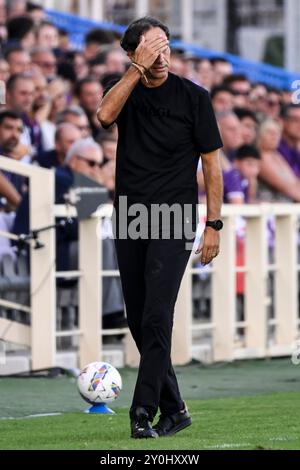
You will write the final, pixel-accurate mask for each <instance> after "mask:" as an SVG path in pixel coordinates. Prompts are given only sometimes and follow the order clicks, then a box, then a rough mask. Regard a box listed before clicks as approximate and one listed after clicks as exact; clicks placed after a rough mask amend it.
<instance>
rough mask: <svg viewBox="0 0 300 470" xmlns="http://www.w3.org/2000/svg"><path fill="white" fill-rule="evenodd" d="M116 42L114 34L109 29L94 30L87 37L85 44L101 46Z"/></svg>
mask: <svg viewBox="0 0 300 470" xmlns="http://www.w3.org/2000/svg"><path fill="white" fill-rule="evenodd" d="M114 40H115V37H114V35H113V33H112V32H111V31H109V30H107V29H102V28H94V29H92V30H91V31H89V32H88V33H87V35H86V36H85V44H92V43H96V44H99V46H101V45H102V44H112V43H113V42H114Z"/></svg>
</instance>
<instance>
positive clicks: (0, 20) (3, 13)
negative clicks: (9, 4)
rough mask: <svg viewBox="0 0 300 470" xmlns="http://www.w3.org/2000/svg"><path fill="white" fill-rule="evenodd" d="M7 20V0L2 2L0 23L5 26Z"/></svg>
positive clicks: (0, 3) (0, 2)
mask: <svg viewBox="0 0 300 470" xmlns="http://www.w3.org/2000/svg"><path fill="white" fill-rule="evenodd" d="M6 19H7V12H6V0H0V23H1V24H5V22H6Z"/></svg>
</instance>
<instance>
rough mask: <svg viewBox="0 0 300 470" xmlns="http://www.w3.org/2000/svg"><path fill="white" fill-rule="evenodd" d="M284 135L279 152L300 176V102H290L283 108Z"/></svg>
mask: <svg viewBox="0 0 300 470" xmlns="http://www.w3.org/2000/svg"><path fill="white" fill-rule="evenodd" d="M281 117H282V120H283V135H282V140H281V143H280V146H279V152H280V153H281V155H283V157H284V158H285V160H286V161H287V162H288V164H289V165H290V167H291V168H292V170H293V172H294V174H295V175H296V176H297V178H300V104H290V105H288V106H285V107H284V108H283V110H282V115H281Z"/></svg>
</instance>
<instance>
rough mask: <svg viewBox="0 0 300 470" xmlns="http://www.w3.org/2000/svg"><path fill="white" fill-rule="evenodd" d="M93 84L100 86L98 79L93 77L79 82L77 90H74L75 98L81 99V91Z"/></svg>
mask: <svg viewBox="0 0 300 470" xmlns="http://www.w3.org/2000/svg"><path fill="white" fill-rule="evenodd" d="M91 83H98V84H99V85H100V82H99V80H97V79H96V78H92V77H85V78H82V79H81V80H79V82H77V83H76V86H75V90H74V93H75V96H77V97H79V96H80V95H81V90H82V88H83V87H84V85H89V84H91Z"/></svg>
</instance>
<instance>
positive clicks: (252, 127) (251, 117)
mask: <svg viewBox="0 0 300 470" xmlns="http://www.w3.org/2000/svg"><path fill="white" fill-rule="evenodd" d="M234 112H235V114H236V115H237V117H238V118H239V120H240V123H241V132H242V139H243V143H244V144H246V145H253V144H254V143H255V141H256V137H257V126H258V120H257V118H256V115H255V113H254V112H253V111H250V109H244V108H236V109H235V110H234Z"/></svg>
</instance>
